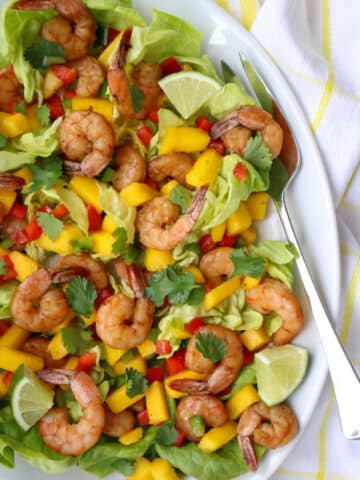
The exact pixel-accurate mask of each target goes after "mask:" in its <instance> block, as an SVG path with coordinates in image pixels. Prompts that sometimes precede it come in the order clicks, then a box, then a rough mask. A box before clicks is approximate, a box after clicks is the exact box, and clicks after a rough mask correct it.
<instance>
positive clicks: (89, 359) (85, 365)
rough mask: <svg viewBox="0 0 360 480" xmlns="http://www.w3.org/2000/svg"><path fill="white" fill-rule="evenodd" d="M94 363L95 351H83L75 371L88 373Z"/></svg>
mask: <svg viewBox="0 0 360 480" xmlns="http://www.w3.org/2000/svg"><path fill="white" fill-rule="evenodd" d="M94 365H96V353H95V352H85V353H83V354H82V355H80V357H79V360H78V363H77V365H76V367H75V370H76V371H77V372H85V373H90V371H91V368H92V367H93V366H94Z"/></svg>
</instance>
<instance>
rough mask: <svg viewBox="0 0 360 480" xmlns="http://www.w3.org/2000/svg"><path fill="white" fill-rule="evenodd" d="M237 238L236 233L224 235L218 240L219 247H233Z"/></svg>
mask: <svg viewBox="0 0 360 480" xmlns="http://www.w3.org/2000/svg"><path fill="white" fill-rule="evenodd" d="M237 239H238V235H227V234H226V233H225V235H224V236H223V238H222V239H221V240H220V246H221V247H233V246H234V245H235V243H236V240H237Z"/></svg>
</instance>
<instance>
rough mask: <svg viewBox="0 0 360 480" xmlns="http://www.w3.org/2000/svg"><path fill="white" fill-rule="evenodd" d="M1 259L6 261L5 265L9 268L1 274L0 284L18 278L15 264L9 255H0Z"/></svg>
mask: <svg viewBox="0 0 360 480" xmlns="http://www.w3.org/2000/svg"><path fill="white" fill-rule="evenodd" d="M0 260H3V261H4V262H5V267H6V270H7V272H6V273H5V274H4V275H0V285H2V284H3V283H5V282H8V281H9V280H13V279H14V278H16V277H17V273H16V270H15V267H14V264H13V262H12V261H11V259H10V257H9V256H8V255H0Z"/></svg>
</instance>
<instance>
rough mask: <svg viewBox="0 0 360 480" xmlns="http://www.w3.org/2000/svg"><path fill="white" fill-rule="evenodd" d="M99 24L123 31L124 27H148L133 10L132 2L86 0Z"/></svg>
mask: <svg viewBox="0 0 360 480" xmlns="http://www.w3.org/2000/svg"><path fill="white" fill-rule="evenodd" d="M84 3H86V5H87V6H88V7H89V8H90V10H91V11H92V13H93V14H94V16H95V18H96V20H97V22H99V23H100V24H101V25H104V26H105V27H112V28H115V29H116V30H122V29H123V28H124V27H129V26H132V25H138V26H140V27H143V26H145V25H146V23H145V20H144V19H143V18H142V17H141V15H140V14H139V13H138V12H137V11H136V10H134V9H133V8H131V1H126V0H107V1H106V2H104V0H84Z"/></svg>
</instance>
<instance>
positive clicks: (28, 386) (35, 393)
mask: <svg viewBox="0 0 360 480" xmlns="http://www.w3.org/2000/svg"><path fill="white" fill-rule="evenodd" d="M53 398H54V392H53V390H52V389H51V388H50V387H49V385H46V383H44V382H42V381H41V380H40V379H39V378H38V377H37V376H36V375H35V373H34V372H33V371H32V370H30V369H29V368H28V367H26V366H25V365H22V366H21V367H19V368H18V369H17V370H16V372H15V374H14V377H13V380H12V383H11V389H10V402H11V408H12V411H13V415H14V418H15V420H16V422H17V423H18V425H19V426H20V427H21V428H22V429H23V430H25V431H26V430H29V428H31V427H32V426H33V425H35V423H36V422H37V421H38V420H39V419H40V418H41V417H42V416H43V415H45V413H46V412H47V411H48V410H49V409H50V408H51V407H52V405H53Z"/></svg>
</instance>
